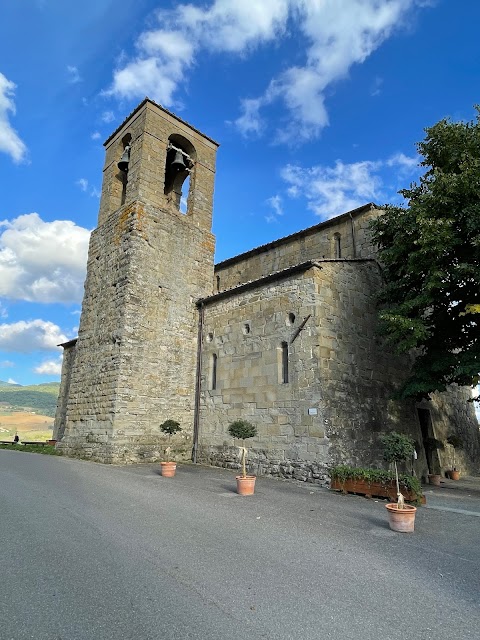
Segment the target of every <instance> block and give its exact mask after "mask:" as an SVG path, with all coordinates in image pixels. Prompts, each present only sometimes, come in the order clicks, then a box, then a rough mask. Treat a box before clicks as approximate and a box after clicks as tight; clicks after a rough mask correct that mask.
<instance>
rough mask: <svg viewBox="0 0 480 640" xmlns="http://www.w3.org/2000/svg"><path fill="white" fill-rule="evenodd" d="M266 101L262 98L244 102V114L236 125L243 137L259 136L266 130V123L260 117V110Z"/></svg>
mask: <svg viewBox="0 0 480 640" xmlns="http://www.w3.org/2000/svg"><path fill="white" fill-rule="evenodd" d="M264 104H265V100H262V99H261V98H255V99H245V100H242V103H241V107H242V111H243V114H242V115H241V116H240V117H239V118H237V119H236V120H235V123H234V124H235V125H236V127H237V128H238V130H239V131H240V133H241V134H242V135H243V136H245V137H246V136H249V135H255V136H258V135H260V133H261V132H262V131H263V129H264V122H263V120H262V118H261V116H260V109H261V108H262V107H263V106H264Z"/></svg>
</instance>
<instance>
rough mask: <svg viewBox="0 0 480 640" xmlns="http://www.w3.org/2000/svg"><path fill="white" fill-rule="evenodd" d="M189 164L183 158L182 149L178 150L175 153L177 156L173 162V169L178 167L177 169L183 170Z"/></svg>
mask: <svg viewBox="0 0 480 640" xmlns="http://www.w3.org/2000/svg"><path fill="white" fill-rule="evenodd" d="M186 168H187V166H186V164H185V162H184V160H183V153H182V152H181V151H177V152H176V153H175V158H174V159H173V162H172V169H176V170H177V171H181V170H182V169H186Z"/></svg>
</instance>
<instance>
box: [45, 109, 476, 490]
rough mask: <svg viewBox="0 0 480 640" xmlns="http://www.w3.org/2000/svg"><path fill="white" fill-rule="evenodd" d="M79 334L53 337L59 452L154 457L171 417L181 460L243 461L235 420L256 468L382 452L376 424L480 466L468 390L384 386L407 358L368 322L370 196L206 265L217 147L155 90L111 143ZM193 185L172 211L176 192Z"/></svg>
mask: <svg viewBox="0 0 480 640" xmlns="http://www.w3.org/2000/svg"><path fill="white" fill-rule="evenodd" d="M105 147H106V158H105V165H104V170H103V187H102V196H101V202H100V212H99V218H98V226H97V228H96V229H95V231H94V232H93V233H92V236H91V240H90V248H89V256H88V267H87V278H86V282H85V294H84V300H83V307H82V314H81V320H80V326H79V334H78V338H77V339H76V340H72V341H70V342H67V343H65V344H63V345H62V346H63V347H64V359H63V369H62V380H61V389H60V396H59V401H58V407H57V414H56V418H55V431H54V437H55V438H56V439H57V441H58V444H57V447H58V448H59V449H61V451H62V452H63V453H64V454H66V455H71V456H82V457H89V458H91V459H93V460H96V461H100V462H106V463H131V462H140V461H147V462H152V461H155V460H159V459H161V458H162V457H163V453H164V448H165V446H166V441H165V436H164V435H163V434H162V433H161V431H160V429H159V426H160V424H161V423H162V422H163V421H164V420H166V419H168V418H172V419H175V420H178V422H179V423H180V424H181V427H182V431H181V432H180V433H179V434H177V435H176V436H175V437H174V440H173V446H174V449H175V452H176V457H177V459H179V460H181V459H191V458H193V460H194V461H198V462H207V463H210V464H214V465H222V466H231V467H236V466H237V465H238V449H237V448H236V446H234V445H235V444H237V443H234V442H233V439H232V438H231V437H230V436H229V435H228V431H227V428H228V425H229V423H230V422H232V421H233V420H236V419H239V418H243V419H246V420H249V421H250V422H252V423H254V424H255V425H256V426H257V428H258V435H257V436H256V437H255V438H253V439H252V440H251V441H250V443H249V457H250V470H251V471H252V472H255V473H257V474H272V475H278V476H283V477H287V478H288V477H293V478H297V479H303V480H308V481H313V482H323V481H324V480H325V479H326V478H327V477H328V468H329V466H331V465H332V464H338V463H351V464H352V463H353V464H357V465H363V466H366V465H375V464H379V463H380V464H381V449H380V444H379V436H380V435H381V434H382V433H384V432H386V431H390V430H397V431H401V432H403V433H408V434H410V435H412V436H413V437H414V438H415V440H416V442H417V449H418V459H417V461H416V462H415V463H414V464H415V465H416V471H417V473H418V474H419V475H425V474H426V473H427V472H428V471H429V470H431V471H434V467H440V468H441V469H442V470H444V469H446V468H449V467H450V466H451V464H450V456H451V453H452V452H451V451H449V447H448V445H446V446H445V448H444V449H443V450H437V451H435V452H433V453H432V452H429V451H428V450H425V447H424V446H423V445H424V442H425V441H426V439H427V438H429V437H430V438H431V437H435V438H437V439H439V440H443V441H445V440H446V438H447V436H448V435H450V434H451V433H458V434H459V435H460V436H461V437H462V440H463V442H464V448H463V450H462V451H460V452H457V456H456V457H457V466H458V467H459V468H460V469H461V471H463V472H464V473H475V472H477V471H478V466H477V465H478V462H479V461H480V440H479V430H478V423H477V420H476V417H475V412H474V408H473V405H472V403H469V402H468V399H469V398H470V397H471V390H470V389H463V388H452V389H451V390H450V391H449V392H448V393H443V394H435V395H434V396H433V397H432V398H431V400H430V401H423V402H420V403H418V402H414V401H409V402H400V401H396V400H393V399H392V397H393V394H394V391H395V389H397V388H398V387H399V385H400V383H401V381H402V380H403V379H404V377H405V375H406V373H407V371H408V368H409V365H410V361H409V360H408V359H407V358H405V357H398V356H394V355H393V354H392V353H391V352H389V351H388V349H387V348H386V347H385V345H384V344H383V342H382V341H381V339H380V338H379V337H378V335H377V333H376V309H375V293H376V292H377V291H378V289H379V287H380V284H381V278H382V273H381V267H380V265H379V263H378V262H377V260H376V259H375V251H374V248H373V247H372V246H371V244H370V242H369V233H368V228H369V222H370V221H371V220H372V219H373V218H374V217H375V216H378V215H381V214H382V211H381V209H379V208H378V207H376V206H375V205H373V204H367V205H365V206H363V207H360V208H358V209H355V210H354V211H350V212H347V213H345V214H343V215H340V216H338V217H336V218H333V219H331V220H328V221H326V222H321V223H320V224H317V225H315V226H313V227H310V228H308V229H306V230H303V231H299V232H298V233H294V234H293V235H290V236H287V237H285V238H281V239H279V240H275V241H274V242H270V243H269V244H266V245H263V246H260V247H257V248H255V249H252V250H251V251H248V252H246V253H244V254H241V255H239V256H236V257H233V258H230V259H229V260H225V261H223V262H221V263H219V264H217V265H214V249H215V238H214V236H213V235H212V232H211V228H212V207H213V189H214V176H215V156H216V151H217V148H218V144H217V143H216V142H215V141H214V140H212V139H211V138H209V137H208V136H206V135H204V134H202V133H201V132H200V131H198V130H197V129H195V128H194V127H193V126H191V125H189V124H188V123H187V122H184V121H183V120H181V119H180V118H178V117H177V116H176V115H174V114H173V113H170V112H169V111H167V110H166V109H164V108H163V107H161V106H160V105H158V104H156V103H155V102H153V101H152V100H150V99H148V98H147V99H145V100H144V101H143V102H142V103H141V104H140V105H139V106H138V107H137V108H136V109H135V110H134V111H133V112H132V113H131V114H130V115H129V116H128V118H127V119H126V120H125V121H124V122H123V124H122V125H121V126H120V127H119V128H118V129H117V130H116V131H115V132H114V133H113V134H112V135H111V136H110V137H109V138H108V140H107V141H106V142H105ZM187 185H189V188H188V194H187V193H183V197H186V198H187V210H186V212H185V213H182V211H181V209H180V198H181V197H182V188H183V190H184V192H186V191H187V189H186V186H187Z"/></svg>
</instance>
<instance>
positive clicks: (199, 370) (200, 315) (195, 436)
mask: <svg viewBox="0 0 480 640" xmlns="http://www.w3.org/2000/svg"><path fill="white" fill-rule="evenodd" d="M203 317H204V307H203V302H200V306H199V308H198V336H197V372H196V380H195V406H194V410H193V450H192V461H193V462H194V463H196V462H197V449H198V433H199V427H200V390H201V384H202V378H201V375H202V345H203V340H202V336H203Z"/></svg>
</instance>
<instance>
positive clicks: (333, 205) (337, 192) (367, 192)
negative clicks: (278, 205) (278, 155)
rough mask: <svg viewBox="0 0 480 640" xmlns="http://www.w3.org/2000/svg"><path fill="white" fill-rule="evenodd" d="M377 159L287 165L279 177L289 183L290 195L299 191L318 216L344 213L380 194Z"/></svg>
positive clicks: (296, 195)
mask: <svg viewBox="0 0 480 640" xmlns="http://www.w3.org/2000/svg"><path fill="white" fill-rule="evenodd" d="M377 169H378V163H375V162H370V161H367V160H365V161H363V162H355V163H353V164H344V163H343V162H341V161H340V160H337V162H336V163H335V166H333V167H324V166H321V165H319V166H315V167H310V168H308V169H305V168H303V167H299V166H294V165H287V166H286V167H285V168H284V169H283V170H282V178H283V179H284V180H285V182H286V183H287V184H288V185H289V190H288V193H289V195H290V196H292V197H298V195H300V194H302V195H303V196H304V197H305V198H306V199H307V201H308V207H309V209H311V210H312V211H314V212H315V213H316V214H317V215H319V216H321V217H322V218H331V217H332V216H335V215H338V214H339V213H344V212H345V211H349V210H350V209H355V208H356V207H358V206H360V205H362V204H365V203H366V202H371V201H373V200H375V199H376V198H377V197H378V196H379V194H380V187H381V181H380V178H379V177H378V176H377V175H376V174H375V172H376V170H377Z"/></svg>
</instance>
